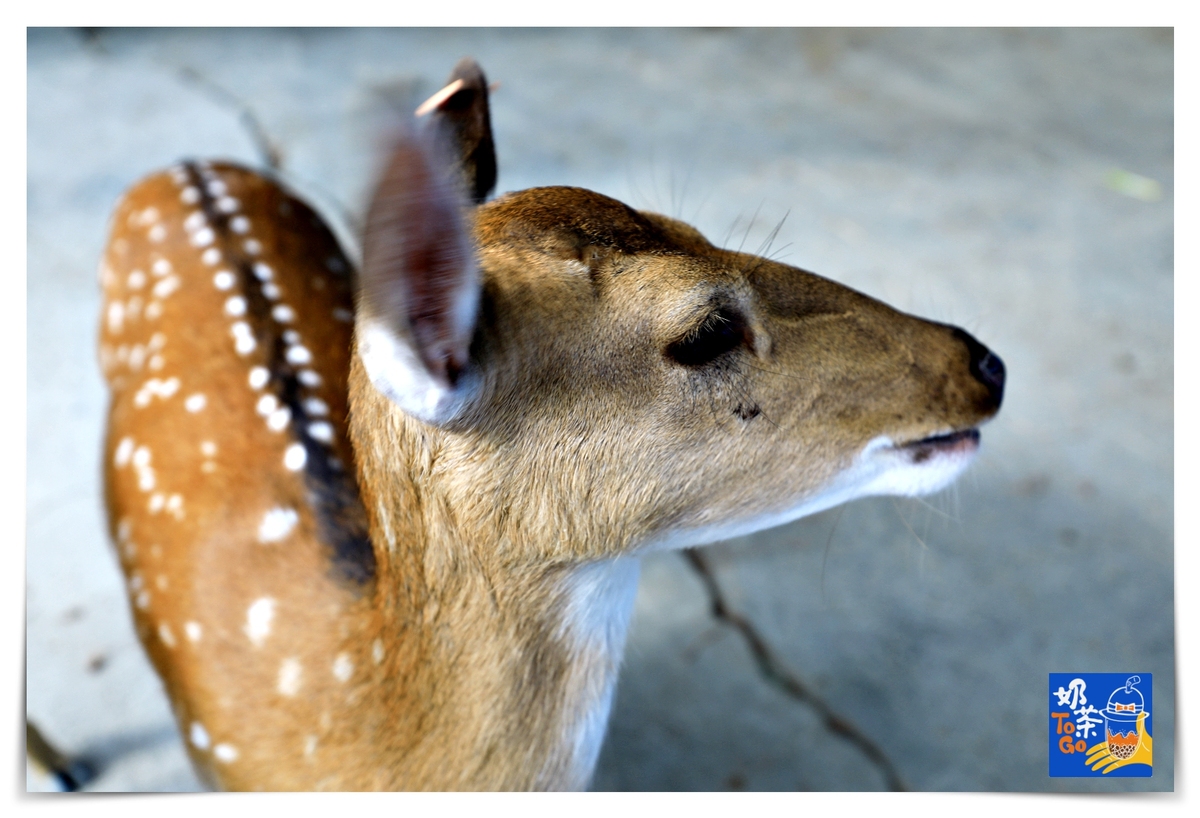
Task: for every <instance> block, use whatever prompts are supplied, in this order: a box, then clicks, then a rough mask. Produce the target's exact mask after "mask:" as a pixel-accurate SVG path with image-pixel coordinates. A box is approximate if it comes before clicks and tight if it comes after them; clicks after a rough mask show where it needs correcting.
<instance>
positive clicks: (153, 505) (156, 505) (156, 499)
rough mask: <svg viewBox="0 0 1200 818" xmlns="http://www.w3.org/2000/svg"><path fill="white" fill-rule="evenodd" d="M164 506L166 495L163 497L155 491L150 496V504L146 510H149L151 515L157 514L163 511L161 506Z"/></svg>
mask: <svg viewBox="0 0 1200 818" xmlns="http://www.w3.org/2000/svg"><path fill="white" fill-rule="evenodd" d="M166 504H167V498H166V495H164V494H163V493H162V492H161V491H156V492H154V493H153V494H151V495H150V503H149V505H148V508H149V509H150V513H151V514H157V513H158V512H160V511H162V510H163V506H165V505H166Z"/></svg>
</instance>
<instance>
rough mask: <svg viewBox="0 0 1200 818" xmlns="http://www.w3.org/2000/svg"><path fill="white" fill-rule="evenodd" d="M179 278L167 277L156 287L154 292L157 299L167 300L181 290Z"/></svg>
mask: <svg viewBox="0 0 1200 818" xmlns="http://www.w3.org/2000/svg"><path fill="white" fill-rule="evenodd" d="M179 284H180V278H179V276H167V277H166V278H164V279H163V280H162V281H160V282H158V283H157V284H155V285H154V289H153V290H152V292H153V293H154V297H155V298H166V297H167V296H169V295H170V294H171V293H173V292H175V291H176V290H178V289H179Z"/></svg>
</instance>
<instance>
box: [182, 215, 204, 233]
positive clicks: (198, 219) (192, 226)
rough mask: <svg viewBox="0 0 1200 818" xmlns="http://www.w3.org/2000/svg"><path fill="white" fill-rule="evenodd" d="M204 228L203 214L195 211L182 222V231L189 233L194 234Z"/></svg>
mask: <svg viewBox="0 0 1200 818" xmlns="http://www.w3.org/2000/svg"><path fill="white" fill-rule="evenodd" d="M203 226H204V213H203V212H202V211H199V210H197V211H195V212H194V213H192V215H190V216H188V217H187V218H186V219H184V220H183V229H184V230H186V231H188V232H189V233H192V232H195V231H196V230H199V229H200V228H201V227H203Z"/></svg>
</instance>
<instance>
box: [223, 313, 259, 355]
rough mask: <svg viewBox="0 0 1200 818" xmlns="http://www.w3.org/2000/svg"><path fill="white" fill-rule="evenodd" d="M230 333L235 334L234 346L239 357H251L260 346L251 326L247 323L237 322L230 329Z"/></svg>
mask: <svg viewBox="0 0 1200 818" xmlns="http://www.w3.org/2000/svg"><path fill="white" fill-rule="evenodd" d="M230 332H232V333H233V342H234V343H233V346H234V349H236V350H237V352H238V354H239V355H249V354H250V353H251V352H253V351H254V348H255V347H256V346H258V342H257V341H255V340H254V334H253V333H252V332H251V331H250V325H249V324H247V323H246V322H245V321H235V322H234V324H233V326H232V327H230Z"/></svg>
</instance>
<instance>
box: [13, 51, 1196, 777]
mask: <svg viewBox="0 0 1200 818" xmlns="http://www.w3.org/2000/svg"><path fill="white" fill-rule="evenodd" d="M466 55H471V56H473V57H475V58H476V59H477V60H479V62H480V63H481V64H482V66H483V67H484V70H485V71H486V72H487V74H488V77H489V79H490V80H492V81H493V82H498V83H499V88H498V90H496V92H495V93H494V94H493V97H492V106H493V109H492V121H493V127H494V131H495V138H496V144H497V151H498V156H499V164H500V180H499V186H498V191H500V192H503V191H506V190H517V189H521V188H525V187H531V186H535V185H552V184H567V185H576V186H581V187H587V188H592V189H594V190H597V191H600V192H602V193H605V194H608V195H611V196H614V197H616V198H618V199H621V200H623V201H626V202H627V203H629V204H631V205H633V206H635V207H639V208H643V209H651V210H657V211H660V212H663V213H667V214H669V215H672V216H675V217H677V218H682V219H685V220H687V221H689V222H691V223H693V224H694V225H695V226H696V227H698V228H699V229H700V230H701V231H702V232H704V233H705V234H706V235H707V236H708V237H709V238H710V239H711V240H712V241H714V242H715V243H719V244H724V245H726V246H731V247H734V248H737V247H742V248H743V249H745V250H749V251H758V252H764V253H769V254H770V255H771V256H772V257H773V258H777V259H779V260H782V261H784V262H786V263H789V264H793V265H796V266H799V267H803V268H805V269H808V270H812V271H814V272H817V273H820V274H822V275H825V276H827V277H830V278H833V279H835V280H837V281H839V282H842V283H844V284H847V285H849V286H851V287H854V288H856V289H859V290H862V291H864V292H866V293H868V294H870V295H872V296H875V297H877V298H880V299H882V300H884V301H887V302H889V303H890V304H892V305H894V306H896V307H898V308H900V309H903V310H906V311H909V312H914V313H916V314H919V315H922V316H924V317H928V318H933V319H936V320H941V321H946V322H951V323H955V324H958V325H960V326H963V327H965V328H966V329H967V330H968V331H970V332H971V333H973V334H975V335H976V336H977V337H978V338H979V339H980V340H982V341H983V342H984V343H986V344H987V345H988V346H989V347H991V348H992V349H993V350H994V351H996V352H997V353H998V354H999V355H1000V356H1001V357H1002V358H1003V359H1004V361H1005V363H1006V365H1007V367H1008V373H1009V380H1008V386H1007V391H1006V394H1005V402H1004V407H1003V409H1002V411H1001V413H1000V415H999V416H998V418H997V419H996V420H995V421H993V422H992V423H991V424H989V425H988V426H987V427H985V429H984V430H983V450H982V453H981V456H980V457H979V459H978V461H977V462H976V464H975V465H974V466H973V467H972V469H971V470H970V471H969V472H968V474H967V475H966V476H965V477H964V478H963V479H962V480H961V481H960V482H959V483H958V484H957V485H956V486H955V487H954V488H952V489H950V490H948V491H947V492H944V493H943V494H941V495H938V496H935V497H932V498H927V499H925V500H901V499H889V498H878V499H870V500H860V501H857V502H855V503H852V504H850V505H848V506H845V507H843V508H839V509H833V510H830V511H828V512H824V513H822V514H819V515H816V516H814V517H811V518H807V519H805V520H801V521H799V522H797V523H794V524H792V525H789V526H786V527H784V528H780V529H776V530H773V531H768V532H763V533H761V534H758V535H755V536H753V537H747V538H744V539H741V540H738V541H733V542H727V543H721V544H718V545H715V546H713V547H711V548H709V549H706V550H704V551H703V552H702V554H703V559H702V561H700V562H696V561H693V560H689V559H688V558H687V557H686V556H685V555H683V554H677V553H669V554H659V555H655V556H652V557H649V558H647V559H646V560H645V566H644V572H643V580H642V585H641V588H640V591H639V596H638V600H637V607H636V611H635V615H634V622H633V627H632V631H631V634H630V640H629V650H628V653H627V656H626V661H625V664H624V666H623V669H622V673H621V680H620V685H619V688H618V692H617V700H616V705H615V708H614V711H613V715H612V720H611V723H610V729H609V733H608V737H607V740H606V743H605V745H604V749H603V752H602V755H601V759H600V764H599V768H598V770H597V773H596V777H595V781H594V785H593V786H594V788H595V789H599V790H607V789H636V790H675V789H686V790H725V789H732V790H740V789H746V790H763V789H766V790H794V789H802V790H869V789H884V788H888V787H895V786H904V787H906V788H910V789H919V790H1027V791H1028V790H1037V791H1056V790H1061V791H1113V790H1122V791H1124V790H1171V789H1173V788H1174V745H1175V731H1174V725H1175V713H1174V701H1175V680H1174V667H1175V655H1174V640H1175V630H1174V597H1173V545H1174V533H1173V531H1174V530H1173V513H1174V507H1173V476H1172V475H1173V408H1172V406H1173V392H1172V389H1173V374H1174V360H1173V349H1172V334H1173V323H1172V321H1173V318H1172V315H1173V263H1174V260H1173V251H1172V246H1173V238H1174V237H1173V213H1174V211H1173V204H1172V199H1173V184H1172V177H1173V172H1174V164H1173V150H1174V146H1173V143H1172V131H1173V94H1174V88H1173V81H1172V76H1173V60H1174V54H1173V36H1172V33H1171V31H1170V30H1169V29H1168V30H1122V29H1086V30H1052V29H1038V30H1028V31H1020V30H967V29H954V30H919V29H905V30H888V31H876V30H849V31H840V30H787V29H781V30H769V31H760V30H701V31H695V30H603V29H591V30H546V29H543V30H514V29H510V30H470V29H441V30H385V29H364V30H360V29H339V30H324V29H306V30H204V29H189V30H153V29H144V30H135V31H123V30H94V29H92V30H46V29H31V30H30V32H29V35H28V128H29V134H28V136H29V144H28V282H27V285H28V307H27V309H28V350H29V352H28V373H29V374H28V407H27V408H28V477H27V480H28V486H27V488H28V522H27V577H26V583H27V584H26V589H27V620H26V621H27V655H26V674H27V675H26V684H27V687H26V708H27V714H28V716H29V717H30V718H32V719H33V720H35V721H36V723H37V724H38V725H39V727H41V728H42V730H43V731H44V732H45V734H46V735H47V737H48V738H50V739H51V740H53V741H55V742H57V743H58V744H59V745H61V747H62V748H63V749H64V750H66V751H68V752H71V753H77V754H82V755H83V756H85V757H87V758H88V759H90V760H91V761H92V762H93V764H94V765H95V766H96V767H97V768H98V770H99V775H98V777H97V778H96V779H95V780H94V781H93V782H92V783H91V784H90V785H89V787H90V788H91V789H97V790H188V789H196V788H197V787H198V786H199V785H198V782H197V780H196V779H195V777H194V775H193V774H192V772H191V770H190V768H189V766H188V763H187V760H186V757H185V754H184V752H183V748H182V745H181V743H180V740H179V738H178V736H177V734H176V732H175V727H174V723H173V721H172V719H171V716H170V712H169V709H168V706H167V704H166V700H165V698H164V696H163V694H162V690H161V687H160V685H159V683H158V680H157V677H156V676H154V674H153V672H152V671H151V670H150V667H149V665H148V663H147V661H146V660H145V658H144V656H143V654H142V651H141V648H140V646H139V645H138V644H137V642H136V639H135V636H134V632H133V629H132V626H131V624H130V618H129V613H128V609H127V602H126V596H125V594H124V592H123V590H122V580H121V577H120V574H119V572H118V569H117V565H116V560H115V558H114V557H113V554H112V552H111V549H110V546H109V544H108V543H107V541H106V537H105V534H104V524H103V518H102V505H101V493H100V492H101V489H100V483H99V474H100V468H99V456H100V446H101V436H102V430H103V423H104V414H105V407H106V396H105V392H104V388H103V384H102V381H101V378H100V373H99V367H98V364H97V363H96V351H95V337H96V332H97V327H98V323H97V318H98V304H99V289H98V285H97V283H96V270H97V265H98V261H99V258H100V253H101V250H102V247H103V243H104V239H105V232H106V229H107V219H108V214H109V211H110V209H111V207H112V205H113V204H114V202H115V200H116V199H117V197H118V196H119V195H120V194H121V192H122V191H123V190H124V189H125V188H126V187H128V186H129V185H130V184H131V183H133V182H134V181H136V180H137V179H138V178H140V177H141V176H143V175H145V174H147V173H149V172H151V171H153V170H157V169H159V168H161V167H163V166H165V165H167V164H169V163H172V162H174V161H177V160H178V159H181V158H186V157H209V158H215V157H221V158H231V159H234V160H237V161H240V162H243V163H248V164H250V165H254V166H258V167H263V166H265V165H267V164H269V163H277V164H278V166H279V168H280V170H281V173H282V175H283V177H284V178H285V179H286V180H287V181H288V182H289V183H290V184H291V185H292V186H293V187H294V188H296V189H297V190H298V191H300V192H301V193H302V194H303V195H305V196H306V197H307V198H309V200H310V201H311V202H312V203H313V204H314V206H315V207H317V209H318V210H320V211H321V212H322V213H323V214H324V215H325V216H326V217H327V218H328V219H330V220H331V222H333V223H334V224H335V226H336V228H337V230H338V231H339V235H341V236H342V237H343V239H344V240H345V241H346V243H347V244H348V245H349V249H350V252H351V253H355V252H357V251H356V248H354V246H353V242H354V237H355V235H356V232H357V225H358V221H359V219H360V217H361V214H362V211H363V207H364V203H365V199H366V195H367V191H368V190H369V187H370V183H371V174H372V173H373V171H374V168H375V166H376V163H377V162H378V159H379V155H378V146H379V139H380V129H381V127H382V124H383V123H386V122H387V121H388V120H389V118H392V117H394V116H395V112H396V111H397V110H410V109H411V106H412V105H414V104H415V103H416V102H419V101H420V100H421V99H423V98H424V97H425V96H426V95H428V94H430V93H432V92H433V91H435V90H437V89H438V88H439V87H441V84H442V82H443V81H444V79H445V77H446V75H447V74H448V73H449V71H450V69H451V67H452V66H453V65H454V63H455V62H456V61H457V60H458V59H459V58H460V57H462V56H466ZM406 106H407V107H406ZM772 236H773V238H772ZM714 601H719V602H720V610H719V611H718V612H716V613H715V612H714ZM718 614H719V615H718ZM1050 672H1114V673H1139V674H1143V675H1144V674H1146V673H1152V674H1153V682H1154V687H1153V694H1154V699H1153V701H1154V712H1153V736H1154V775H1153V777H1152V778H1124V779H1113V780H1107V779H1105V780H1096V779H1063V778H1054V779H1052V778H1049V777H1048V775H1047V712H1046V704H1047V674H1048V673H1050ZM834 719H840V720H842V721H844V722H845V723H846V724H848V725H850V727H849V728H848V732H847V731H842V732H838V731H835V730H831V729H830V728H829V724H830V722H831V720H834ZM27 784H28V786H29V787H30V788H32V789H42V788H47V787H49V786H50V782H49V781H47V780H46V779H44V778H41V777H40V776H38V775H33V774H31V775H30V776H28V777H27Z"/></svg>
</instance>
